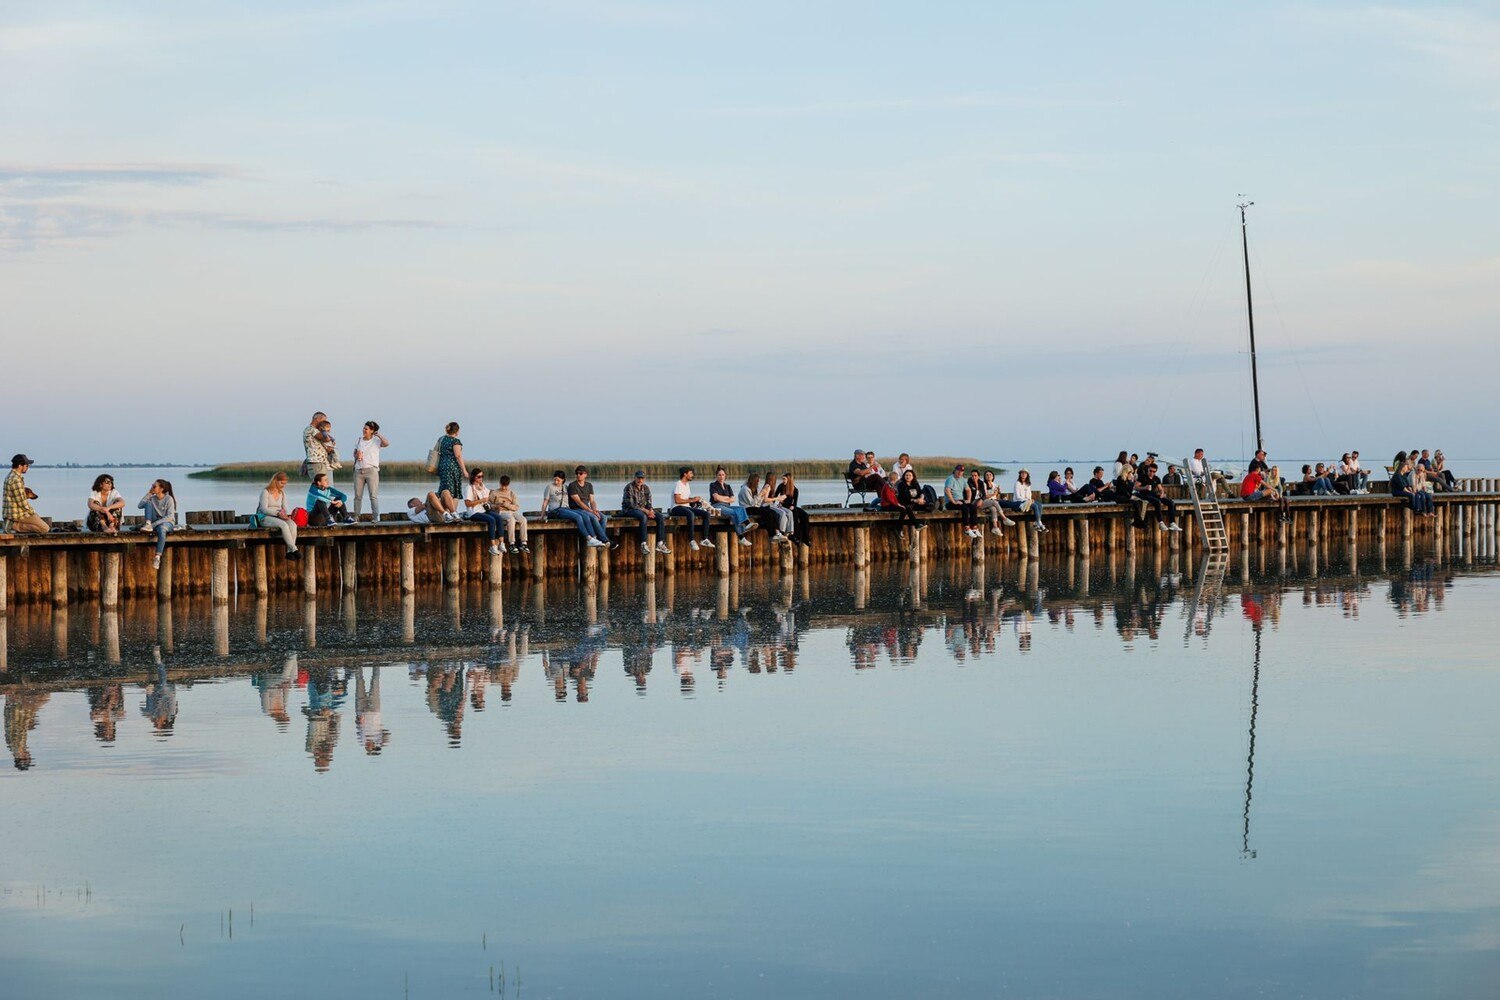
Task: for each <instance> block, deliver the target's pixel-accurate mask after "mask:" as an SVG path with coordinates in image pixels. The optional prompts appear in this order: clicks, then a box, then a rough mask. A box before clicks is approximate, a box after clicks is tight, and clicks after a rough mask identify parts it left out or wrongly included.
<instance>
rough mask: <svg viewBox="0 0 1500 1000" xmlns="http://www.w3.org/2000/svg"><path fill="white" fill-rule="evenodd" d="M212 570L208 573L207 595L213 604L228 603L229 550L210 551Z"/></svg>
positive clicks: (217, 549) (222, 548) (221, 548)
mask: <svg viewBox="0 0 1500 1000" xmlns="http://www.w3.org/2000/svg"><path fill="white" fill-rule="evenodd" d="M212 558H213V568H212V569H211V570H210V572H209V594H210V596H211V597H212V599H213V603H215V604H228V603H229V549H227V548H224V547H220V548H216V549H214V550H213V551H212Z"/></svg>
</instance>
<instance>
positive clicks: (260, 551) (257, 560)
mask: <svg viewBox="0 0 1500 1000" xmlns="http://www.w3.org/2000/svg"><path fill="white" fill-rule="evenodd" d="M268 551H269V550H268V549H267V547H266V546H264V545H257V546H256V547H255V548H253V549H251V550H250V567H251V573H252V574H253V575H254V577H255V596H256V597H257V598H261V597H266V596H267V595H269V594H270V593H271V578H270V574H269V572H268V571H267V567H266V553H267V552H268Z"/></svg>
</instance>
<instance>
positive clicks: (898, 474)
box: [891, 451, 916, 483]
mask: <svg viewBox="0 0 1500 1000" xmlns="http://www.w3.org/2000/svg"><path fill="white" fill-rule="evenodd" d="M908 469H910V470H911V471H912V472H916V469H913V468H912V464H911V456H910V455H908V454H907V453H906V452H904V451H903V452H902V453H901V455H900V456H899V457H898V458H897V459H896V464H895V465H894V466H893V467H892V468H891V482H893V483H899V482H901V481H902V480H903V479H905V478H906V473H907V470H908Z"/></svg>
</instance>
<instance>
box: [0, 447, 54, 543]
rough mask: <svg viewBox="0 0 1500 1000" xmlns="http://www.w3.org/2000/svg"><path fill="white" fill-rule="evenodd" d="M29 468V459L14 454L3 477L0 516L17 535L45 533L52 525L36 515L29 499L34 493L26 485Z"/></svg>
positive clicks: (34, 497) (33, 496) (33, 497)
mask: <svg viewBox="0 0 1500 1000" xmlns="http://www.w3.org/2000/svg"><path fill="white" fill-rule="evenodd" d="M30 468H31V459H29V458H27V457H26V456H25V455H16V456H15V457H14V458H12V459H11V460H10V475H8V476H6V477H5V502H4V506H3V508H0V518H3V519H4V521H5V523H6V526H7V527H8V528H9V529H10V530H11V531H14V532H15V533H16V534H18V535H45V534H46V533H47V532H49V531H51V530H52V527H51V526H50V525H49V524H47V522H46V521H43V520H42V519H41V518H40V517H38V516H37V512H36V508H35V507H33V506H31V501H33V500H35V499H36V494H35V493H33V492H32V491H31V490H30V489H29V488H28V487H27V486H26V471H27V470H28V469H30Z"/></svg>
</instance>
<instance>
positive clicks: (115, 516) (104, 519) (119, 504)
mask: <svg viewBox="0 0 1500 1000" xmlns="http://www.w3.org/2000/svg"><path fill="white" fill-rule="evenodd" d="M124 514H125V498H124V497H122V496H120V492H119V490H116V489H115V477H114V476H111V475H110V474H109V473H105V474H104V475H102V476H100V477H98V478H97V479H95V480H94V486H93V488H92V489H91V490H90V491H89V514H88V521H87V524H88V529H89V530H90V531H99V532H103V533H104V534H106V535H113V534H115V533H116V532H118V531H119V530H120V518H121V517H123V516H124Z"/></svg>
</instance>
